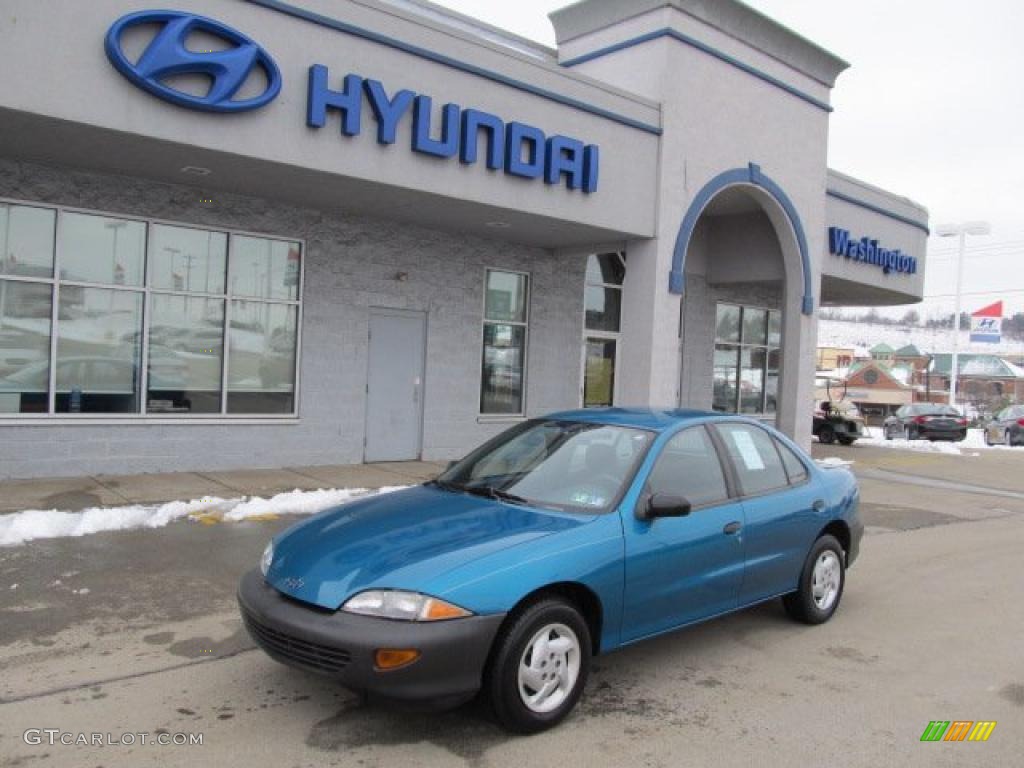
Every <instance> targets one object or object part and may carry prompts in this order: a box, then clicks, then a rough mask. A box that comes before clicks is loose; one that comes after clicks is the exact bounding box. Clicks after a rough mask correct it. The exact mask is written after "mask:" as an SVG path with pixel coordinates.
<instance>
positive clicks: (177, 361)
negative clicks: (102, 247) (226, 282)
mask: <svg viewBox="0 0 1024 768" xmlns="http://www.w3.org/2000/svg"><path fill="white" fill-rule="evenodd" d="M223 357H224V300H223V299H207V298H201V297H197V296H172V295H166V294H154V295H153V297H152V299H151V300H150V321H149V366H148V380H147V389H148V392H147V395H146V410H147V411H148V412H149V413H180V414H187V413H220V390H221V371H222V368H221V364H222V361H223Z"/></svg>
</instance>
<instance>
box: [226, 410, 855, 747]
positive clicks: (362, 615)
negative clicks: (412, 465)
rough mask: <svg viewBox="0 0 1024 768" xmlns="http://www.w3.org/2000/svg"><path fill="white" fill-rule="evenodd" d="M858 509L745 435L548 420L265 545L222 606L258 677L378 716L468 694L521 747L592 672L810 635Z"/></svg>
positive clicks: (646, 422) (728, 428) (755, 433)
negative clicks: (267, 672) (251, 643)
mask: <svg viewBox="0 0 1024 768" xmlns="http://www.w3.org/2000/svg"><path fill="white" fill-rule="evenodd" d="M858 502H859V492H858V489H857V483H856V480H855V479H854V477H853V475H852V474H851V473H850V472H848V471H847V470H845V469H843V468H822V467H819V466H818V465H816V464H815V463H814V462H813V461H812V460H811V459H810V458H809V457H808V456H807V454H805V453H804V452H803V451H802V450H801V449H800V448H799V447H798V446H797V445H795V444H794V443H793V442H792V441H790V440H789V439H788V438H786V437H785V436H783V435H782V434H780V433H779V432H777V431H775V430H774V429H772V428H771V427H768V426H766V425H763V424H760V423H758V422H756V421H754V420H751V419H745V418H743V417H738V416H724V415H721V414H713V413H705V412H700V411H683V410H651V409H625V408H601V409H586V410H579V411H568V412H563V413H556V414H552V415H549V416H546V417H543V418H539V419H531V420H530V421H526V422H524V423H522V424H518V425H516V426H514V427H512V428H511V429H509V430H507V431H506V432H503V433H502V434H500V435H498V436H497V437H495V438H494V439H492V440H490V441H489V442H487V443H485V444H484V445H483V446H482V447H480V448H478V449H477V450H476V451H474V452H473V453H471V454H469V456H467V457H466V458H465V459H463V460H462V461H459V462H455V463H453V465H452V466H451V467H449V468H448V469H447V470H446V471H445V472H444V473H442V474H441V475H440V476H439V477H438V478H437V479H435V480H432V481H430V482H427V483H425V484H424V485H421V486H418V487H415V488H409V489H406V490H402V491H396V492H393V493H388V494H384V495H379V496H374V497H369V498H364V499H360V500H357V501H354V502H351V503H349V504H345V505H343V506H340V507H337V508H335V509H331V510H327V511H325V512H323V513H321V514H319V515H316V516H314V517H311V518H309V519H307V520H304V521H302V522H300V523H298V524H296V525H293V526H292V527H291V528H288V529H286V530H285V531H284V532H282V533H280V534H278V535H277V536H276V537H275V538H274V540H273V541H271V542H270V544H269V545H268V546H267V549H266V551H265V552H264V554H263V558H262V560H261V563H260V568H259V569H253V570H252V571H250V572H249V573H248V574H246V575H245V576H244V577H243V578H242V580H241V583H240V585H239V590H238V602H239V606H240V610H241V614H242V618H243V619H244V621H245V625H246V627H247V629H248V631H249V634H250V635H251V636H252V638H253V640H255V641H256V643H257V644H258V645H259V646H260V647H262V648H263V650H264V651H266V652H267V653H268V654H269V655H270V656H271V657H273V658H274V659H276V660H278V661H280V662H283V663H285V664H289V665H292V666H295V667H298V668H300V669H304V670H307V671H312V672H317V673H320V674H323V675H327V676H330V677H332V678H334V679H336V680H338V681H339V682H340V683H341V684H343V685H345V686H347V687H349V688H351V689H353V690H355V691H358V692H361V693H365V694H371V695H375V696H379V697H383V698H385V699H388V698H390V699H398V700H406V701H410V700H414V701H416V700H418V701H422V700H429V701H432V702H442V703H444V704H447V705H450V706H453V705H455V704H457V703H459V702H461V701H465V700H467V699H468V698H471V697H472V696H474V695H475V694H476V693H477V691H479V690H481V689H482V691H483V694H484V698H485V700H486V701H489V702H490V704H491V706H492V708H493V709H494V712H495V714H496V715H497V718H498V720H499V722H501V723H502V724H503V725H504V726H505V727H506V728H508V729H510V730H513V731H518V732H523V733H530V732H535V731H540V730H544V729H545V728H550V727H552V726H553V725H555V724H557V723H558V722H559V721H561V720H562V718H564V717H565V716H566V715H567V714H568V713H569V712H570V711H571V710H572V709H573V707H574V706H575V705H576V702H577V701H578V700H579V698H580V696H581V695H582V693H583V689H584V686H585V684H586V680H587V674H588V671H589V669H590V659H591V656H593V655H595V654H598V653H607V652H609V651H614V650H616V649H617V648H621V647H623V646H626V645H629V644H631V643H633V642H635V641H638V640H642V639H645V638H648V637H652V636H655V635H659V634H662V633H665V632H670V631H672V630H675V629H678V628H680V627H684V626H687V625H690V624H694V623H696V622H699V621H703V620H705V619H711V618H714V617H716V616H720V615H722V614H725V613H729V612H731V611H735V610H738V609H740V608H745V607H747V606H751V605H754V604H757V603H760V602H763V601H766V600H770V599H773V598H777V597H781V598H782V600H783V604H784V606H785V608H786V610H787V611H788V612H789V613H790V615H791V616H792V617H793V618H795V619H797V620H799V621H801V622H804V623H807V624H820V623H822V622H825V621H827V620H828V619H829V618H830V617H831V616H832V614H833V613H834V612H835V610H836V608H837V607H838V605H839V601H840V598H841V597H842V593H843V587H844V584H845V574H846V569H847V567H849V566H850V565H851V564H852V563H853V561H854V560H855V559H856V557H857V553H858V551H859V547H860V541H861V535H862V533H863V530H864V526H863V523H862V522H861V519H860V514H859V511H858Z"/></svg>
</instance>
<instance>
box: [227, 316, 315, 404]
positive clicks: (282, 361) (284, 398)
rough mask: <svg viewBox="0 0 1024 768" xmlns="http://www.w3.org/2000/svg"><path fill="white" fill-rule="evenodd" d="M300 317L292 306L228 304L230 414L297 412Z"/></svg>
mask: <svg viewBox="0 0 1024 768" xmlns="http://www.w3.org/2000/svg"><path fill="white" fill-rule="evenodd" d="M298 316H299V308H298V307H297V306H294V305H291V304H271V303H267V302H260V301H232V302H231V330H230V332H229V334H228V413H291V412H292V411H294V410H295V354H296V347H297V344H298V330H297V329H298Z"/></svg>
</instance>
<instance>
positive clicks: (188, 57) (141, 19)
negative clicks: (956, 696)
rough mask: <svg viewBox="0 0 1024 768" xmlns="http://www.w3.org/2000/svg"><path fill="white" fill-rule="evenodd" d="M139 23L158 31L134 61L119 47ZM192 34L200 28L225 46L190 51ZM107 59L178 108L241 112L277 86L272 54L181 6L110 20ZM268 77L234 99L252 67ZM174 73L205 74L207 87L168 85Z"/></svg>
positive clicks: (262, 100) (272, 94) (260, 101)
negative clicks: (259, 88) (191, 89)
mask: <svg viewBox="0 0 1024 768" xmlns="http://www.w3.org/2000/svg"><path fill="white" fill-rule="evenodd" d="M139 26H155V27H156V28H157V30H158V31H157V33H156V36H155V37H153V39H152V40H151V41H150V43H149V45H148V46H147V47H146V49H145V50H144V51H143V52H142V55H141V56H139V58H138V60H137V61H135V62H134V63H133V62H132V61H130V60H129V59H128V57H127V56H126V55H125V53H124V50H123V48H122V37H123V36H124V34H125V32H126V31H128V30H130V29H132V28H134V27H139ZM193 33H204V34H206V35H209V36H211V37H214V38H216V39H218V40H220V41H221V42H222V43H224V44H225V45H226V47H225V48H224V49H223V50H210V51H194V50H189V49H188V48H187V47H186V42H187V40H188V38H189V36H190V35H192V34H193ZM105 48H106V51H107V58H109V59H110V63H111V64H113V65H114V66H115V67H116V68H117V70H118V71H119V72H120V73H121V74H122V75H124V76H125V77H126V78H128V79H129V80H130V81H131V82H132V83H134V84H135V85H137V86H138V87H139V88H143V89H145V90H147V91H149V92H150V93H152V94H153V95H154V96H157V97H158V98H161V99H163V100H164V101H168V102H170V103H171V104H177V105H178V106H180V107H188V108H189V109H198V110H203V111H206V112H245V111H246V110H250V109H257V108H259V107H262V106H264V105H265V104H268V103H270V102H271V101H273V100H274V97H276V96H277V94H278V93H279V92H280V90H281V72H280V70H279V69H278V68H277V64H275V63H274V60H273V59H272V58H271V57H270V55H269V54H268V53H267V52H266V51H265V50H263V48H261V47H260V46H259V44H257V43H256V42H255V41H253V40H252V39H250V38H249V37H246V36H245V35H243V34H242V33H241V32H238V31H236V30H234V29H232V28H231V27H229V26H227V25H225V24H221V23H220V22H219V21H214V20H213V19H208V18H206V17H205V16H197V15H195V14H192V13H182V12H179V11H141V12H139V13H130V14H128V15H127V16H123V17H122V18H120V19H118V20H117V21H116V22H114V24H113V26H111V27H110V30H109V31H108V32H107V38H106V43H105ZM257 69H261V70H262V71H263V74H264V76H265V78H266V88H265V89H264V91H263V93H261V94H259V95H258V96H253V97H250V98H246V99H237V100H236V99H235V96H236V94H238V92H239V91H240V90H241V89H242V87H243V86H244V85H245V84H246V82H247V81H249V79H250V76H251V75H253V73H254V71H255V70H257ZM178 75H206V76H208V77H209V78H210V81H211V82H210V88H209V90H208V91H207V93H206V94H205V95H203V96H197V95H195V94H193V93H188V92H187V91H182V90H179V89H177V88H174V87H172V85H170V84H169V83H168V82H167V80H168V78H172V77H175V76H178Z"/></svg>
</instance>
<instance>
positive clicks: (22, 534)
mask: <svg viewBox="0 0 1024 768" xmlns="http://www.w3.org/2000/svg"><path fill="white" fill-rule="evenodd" d="M404 487H406V486H388V487H385V488H380V489H378V490H376V491H369V490H367V489H366V488H339V489H331V490H316V491H300V490H295V491H289V492H287V493H280V494H278V495H277V496H274V497H273V498H270V499H262V498H260V497H258V496H251V497H244V498H237V499H221V498H218V497H211V496H207V497H205V498H202V499H193V500H191V501H171V502H167V503H166V504H134V505H131V506H126V507H90V508H89V509H83V510H82V511H80V512H60V511H58V510H56V509H47V510H43V509H29V510H25V511H23V512H14V513H12V514H7V515H0V547H12V546H16V545H18V544H24V543H25V542H26V541H32V540H34V539H57V538H64V537H67V536H87V535H88V534H90V533H99V532H101V531H123V530H128V529H131V528H163V527H164V526H166V525H168V524H169V523H171V522H173V521H175V520H180V519H182V518H185V517H189V516H195V515H211V514H217V515H218V516H219V519H222V520H227V521H232V522H234V521H238V520H244V519H246V518H251V517H259V516H264V515H268V514H274V515H308V514H313V513H315V512H321V511H323V510H325V509H330V508H331V507H336V506H338V505H339V504H343V503H345V502H346V501H351V500H352V499H354V498H357V497H360V496H367V495H375V494H379V493H390V492H391V491H397V490H400V489H401V488H404Z"/></svg>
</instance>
